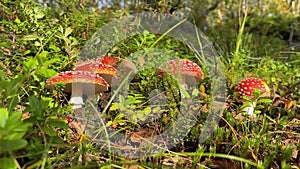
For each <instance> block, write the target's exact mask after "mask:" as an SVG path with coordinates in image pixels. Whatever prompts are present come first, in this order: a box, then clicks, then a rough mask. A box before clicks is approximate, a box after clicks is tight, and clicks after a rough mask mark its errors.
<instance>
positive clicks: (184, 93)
mask: <svg viewBox="0 0 300 169" xmlns="http://www.w3.org/2000/svg"><path fill="white" fill-rule="evenodd" d="M180 92H181V94H182V95H183V96H185V98H187V99H190V98H191V96H190V95H189V93H188V92H187V91H186V90H185V89H184V88H182V87H180Z"/></svg>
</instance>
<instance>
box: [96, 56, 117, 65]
mask: <svg viewBox="0 0 300 169" xmlns="http://www.w3.org/2000/svg"><path fill="white" fill-rule="evenodd" d="M118 61H119V58H117V57H113V56H100V57H98V58H96V63H103V64H107V65H112V66H116V65H117V62H118Z"/></svg>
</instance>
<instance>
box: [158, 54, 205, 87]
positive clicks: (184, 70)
mask: <svg viewBox="0 0 300 169" xmlns="http://www.w3.org/2000/svg"><path fill="white" fill-rule="evenodd" d="M165 72H167V73H170V74H175V75H179V76H180V78H181V82H180V83H181V84H180V85H181V87H182V88H183V89H187V86H188V85H193V84H195V83H197V82H199V81H201V80H203V78H204V74H203V72H202V69H201V68H200V66H199V65H197V64H196V63H194V62H192V61H190V60H187V59H180V60H177V59H176V60H171V61H169V62H167V65H166V67H164V68H163V67H160V68H159V70H158V74H159V75H161V74H164V73H165Z"/></svg>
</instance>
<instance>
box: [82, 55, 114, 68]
mask: <svg viewBox="0 0 300 169" xmlns="http://www.w3.org/2000/svg"><path fill="white" fill-rule="evenodd" d="M118 61H119V58H117V57H114V56H98V57H97V58H94V59H90V60H87V61H79V62H77V67H78V66H81V65H85V64H88V63H103V64H106V65H111V66H116V65H117V62H118Z"/></svg>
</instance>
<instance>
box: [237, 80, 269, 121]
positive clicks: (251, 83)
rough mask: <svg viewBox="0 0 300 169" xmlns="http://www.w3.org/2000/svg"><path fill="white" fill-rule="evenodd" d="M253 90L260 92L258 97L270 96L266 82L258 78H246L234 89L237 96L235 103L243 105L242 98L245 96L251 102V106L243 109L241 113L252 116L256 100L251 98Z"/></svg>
mask: <svg viewBox="0 0 300 169" xmlns="http://www.w3.org/2000/svg"><path fill="white" fill-rule="evenodd" d="M254 89H258V90H259V91H260V93H261V95H260V97H269V96H270V88H269V87H268V85H267V83H266V81H265V80H263V79H259V78H253V77H252V78H246V79H244V80H242V81H241V82H240V83H239V84H238V85H237V87H236V88H235V92H236V93H237V94H238V96H237V97H238V98H237V101H239V102H242V103H245V100H244V99H243V96H247V97H248V98H250V99H251V100H252V101H253V103H252V105H250V106H249V107H246V108H244V109H243V111H246V112H247V113H248V114H249V115H254V108H255V106H256V100H255V98H254V96H253V92H254Z"/></svg>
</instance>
